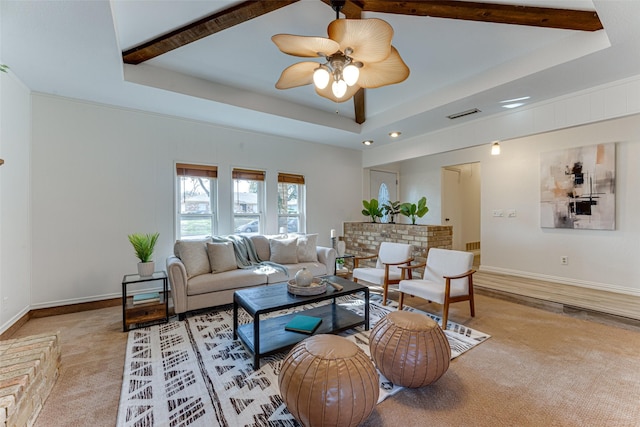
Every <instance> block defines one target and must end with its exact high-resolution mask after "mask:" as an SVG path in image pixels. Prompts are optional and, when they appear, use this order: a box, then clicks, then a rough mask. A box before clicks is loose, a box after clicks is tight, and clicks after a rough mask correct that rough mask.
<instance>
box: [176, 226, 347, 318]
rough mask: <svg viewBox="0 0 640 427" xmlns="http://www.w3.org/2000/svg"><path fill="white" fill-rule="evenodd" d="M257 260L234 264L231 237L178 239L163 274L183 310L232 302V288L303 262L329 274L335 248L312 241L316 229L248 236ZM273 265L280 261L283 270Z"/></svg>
mask: <svg viewBox="0 0 640 427" xmlns="http://www.w3.org/2000/svg"><path fill="white" fill-rule="evenodd" d="M249 239H250V240H251V243H252V244H253V247H254V248H255V253H256V254H257V255H258V257H259V259H260V260H261V261H268V262H266V263H261V264H259V265H254V266H251V267H249V268H239V266H238V264H239V263H238V260H237V258H236V254H235V252H234V247H233V244H232V243H231V242H227V243H221V242H218V241H216V242H214V241H213V240H212V239H205V240H198V241H193V240H179V241H177V242H176V243H175V245H174V256H170V257H168V258H167V274H168V276H169V284H170V286H171V296H172V298H173V306H174V310H175V313H176V314H178V315H179V317H180V319H184V318H185V316H186V313H187V312H188V311H191V310H197V309H201V308H207V307H215V306H219V305H224V304H230V303H232V302H233V293H234V292H235V291H236V290H238V289H242V288H248V287H252V286H260V285H269V284H273V283H280V282H284V281H287V280H289V279H293V278H294V277H295V274H296V273H297V272H298V271H299V270H301V269H302V268H303V267H306V268H307V269H308V270H309V271H311V273H312V274H313V275H314V276H323V275H326V274H333V273H334V270H335V261H336V251H335V250H334V249H332V248H328V247H322V246H317V243H316V241H317V235H315V234H310V235H298V236H289V237H287V238H282V237H281V236H264V235H252V236H249ZM272 263H275V264H276V265H275V267H279V266H283V267H285V268H286V270H287V271H288V273H289V274H288V276H287V274H285V273H284V272H282V271H280V270H279V269H277V268H274V266H273V264H272Z"/></svg>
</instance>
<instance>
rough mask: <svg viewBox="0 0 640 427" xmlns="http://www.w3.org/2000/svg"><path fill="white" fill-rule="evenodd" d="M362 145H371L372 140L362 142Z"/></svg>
mask: <svg viewBox="0 0 640 427" xmlns="http://www.w3.org/2000/svg"><path fill="white" fill-rule="evenodd" d="M362 143H363V144H364V145H371V144H373V140H372V139H367V140H366V141H362Z"/></svg>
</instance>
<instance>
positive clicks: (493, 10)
mask: <svg viewBox="0 0 640 427" xmlns="http://www.w3.org/2000/svg"><path fill="white" fill-rule="evenodd" d="M347 3H357V6H359V7H361V8H362V11H364V12H378V13H395V14H398V15H413V16H430V17H432V18H449V19H462V20H467V21H481V22H493V23H499V24H513V25H528V26H532V27H544V28H560V29H564V30H577V31H598V30H602V29H603V26H602V22H600V18H598V14H597V13H596V12H595V11H591V10H571V9H557V8H549V7H532V6H522V5H519V4H498V3H481V2H471V1H450V0H429V1H424V0H422V1H402V2H399V1H378V0H360V1H357V2H352V1H348V2H347Z"/></svg>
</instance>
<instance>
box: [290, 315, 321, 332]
mask: <svg viewBox="0 0 640 427" xmlns="http://www.w3.org/2000/svg"><path fill="white" fill-rule="evenodd" d="M320 323H322V319H321V318H319V317H311V316H304V315H302V314H298V315H296V316H294V317H293V319H291V320H290V321H289V323H287V324H286V325H285V326H284V328H285V329H286V330H287V331H293V332H302V333H303V334H312V333H314V332H315V331H316V329H318V326H320Z"/></svg>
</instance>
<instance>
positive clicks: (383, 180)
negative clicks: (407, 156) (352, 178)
mask: <svg viewBox="0 0 640 427" xmlns="http://www.w3.org/2000/svg"><path fill="white" fill-rule="evenodd" d="M369 180H370V189H369V195H370V198H371V199H377V200H378V203H379V204H380V206H382V205H383V204H385V203H387V202H395V201H396V200H398V174H397V173H396V172H385V171H376V170H372V171H371V173H370V176H369ZM387 221H388V218H387V217H386V216H384V217H382V218H380V222H387ZM397 221H398V218H396V222H397Z"/></svg>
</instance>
